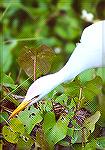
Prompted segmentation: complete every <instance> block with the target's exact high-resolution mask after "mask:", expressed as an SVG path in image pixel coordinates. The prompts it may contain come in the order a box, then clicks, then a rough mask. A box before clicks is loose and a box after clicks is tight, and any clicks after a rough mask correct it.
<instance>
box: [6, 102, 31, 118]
mask: <svg viewBox="0 0 105 150" xmlns="http://www.w3.org/2000/svg"><path fill="white" fill-rule="evenodd" d="M31 102H32V100H29V101H23V102H22V103H21V104H20V105H19V106H18V107H17V108H16V109H15V110H14V111H13V112H12V114H11V115H10V116H9V118H8V120H10V119H11V118H13V117H14V116H15V115H16V114H18V113H19V112H20V111H21V110H23V109H24V108H26V106H27V105H28V104H30V103H31Z"/></svg>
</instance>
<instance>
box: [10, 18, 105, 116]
mask: <svg viewBox="0 0 105 150" xmlns="http://www.w3.org/2000/svg"><path fill="white" fill-rule="evenodd" d="M104 66H105V20H103V21H99V22H96V23H94V24H92V25H90V26H89V27H87V28H85V29H84V31H83V33H82V36H81V40H80V43H78V45H77V46H76V48H75V50H74V52H73V54H72V55H71V57H70V58H69V60H68V62H67V63H66V65H65V66H64V67H63V68H62V69H61V70H60V71H58V72H56V73H54V74H50V75H46V76H44V77H41V78H39V79H37V80H36V81H35V82H34V83H33V84H32V85H31V86H30V87H29V89H28V91H27V94H26V96H25V99H24V100H23V102H22V103H21V104H20V105H19V106H18V107H17V108H16V109H15V110H14V111H13V113H12V114H11V115H10V117H9V119H10V118H12V117H13V116H15V115H16V114H17V113H18V112H20V111H21V110H22V109H24V108H25V107H26V106H27V105H32V104H33V103H35V102H37V101H39V100H40V99H41V98H42V97H44V96H45V95H46V94H48V93H49V92H50V91H51V90H53V89H54V88H55V87H56V86H58V85H59V84H61V83H63V82H65V81H68V80H71V79H73V78H75V77H76V76H77V75H78V74H80V73H81V72H82V71H84V70H86V69H89V68H96V67H104Z"/></svg>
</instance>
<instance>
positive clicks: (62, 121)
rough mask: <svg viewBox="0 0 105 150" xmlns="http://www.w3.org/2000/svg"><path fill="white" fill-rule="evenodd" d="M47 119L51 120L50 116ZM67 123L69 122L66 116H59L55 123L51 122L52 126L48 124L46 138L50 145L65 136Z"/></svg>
mask: <svg viewBox="0 0 105 150" xmlns="http://www.w3.org/2000/svg"><path fill="white" fill-rule="evenodd" d="M49 119H50V120H51V118H49ZM50 120H49V122H50ZM68 123H69V118H68V117H67V116H61V117H60V118H59V120H58V121H57V122H56V123H55V122H54V123H53V126H52V128H50V126H48V131H47V132H46V138H47V141H48V143H49V144H50V146H53V145H55V144H56V143H57V142H59V141H60V140H62V139H63V138H64V137H65V136H66V133H67V129H68V127H67V126H68ZM50 124H51V123H50ZM54 124H55V125H54Z"/></svg>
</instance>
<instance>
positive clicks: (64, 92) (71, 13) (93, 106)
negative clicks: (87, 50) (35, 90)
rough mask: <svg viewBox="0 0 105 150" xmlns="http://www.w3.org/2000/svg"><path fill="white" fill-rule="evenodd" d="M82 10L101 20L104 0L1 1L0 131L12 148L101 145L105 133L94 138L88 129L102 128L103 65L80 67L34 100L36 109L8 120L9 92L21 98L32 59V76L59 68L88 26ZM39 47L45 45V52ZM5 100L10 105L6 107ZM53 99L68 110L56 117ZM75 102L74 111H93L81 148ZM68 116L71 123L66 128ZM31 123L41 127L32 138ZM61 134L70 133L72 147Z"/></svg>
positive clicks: (104, 112)
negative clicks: (67, 79) (70, 77)
mask: <svg viewBox="0 0 105 150" xmlns="http://www.w3.org/2000/svg"><path fill="white" fill-rule="evenodd" d="M83 10H86V11H87V12H88V13H92V14H93V16H94V18H93V22H95V21H97V20H103V19H105V2H104V0H30V1H28V0H14V1H13V0H10V1H8V0H1V1H0V59H1V62H0V64H1V65H0V73H1V88H0V92H1V104H2V106H3V107H1V108H2V111H1V113H0V117H1V120H0V121H1V124H2V125H3V128H2V133H1V134H2V135H3V138H4V139H5V140H6V141H8V142H10V143H14V144H16V145H17V149H27V150H29V149H30V148H31V146H32V145H33V144H34V143H35V142H37V143H38V144H39V145H40V147H41V148H42V150H46V149H52V148H54V145H55V144H57V143H58V144H60V145H63V146H67V147H70V146H71V145H72V146H73V148H74V149H76V150H77V149H79V150H81V149H83V150H89V149H90V150H93V149H96V147H97V148H100V149H103V148H105V137H103V136H101V135H102V134H103V135H104V136H105V133H100V134H99V135H98V136H96V137H95V138H94V134H92V136H91V135H90V133H89V132H90V130H91V131H92V132H93V131H94V130H95V125H96V126H101V127H102V128H103V129H104V128H105V109H104V107H105V68H98V69H89V70H86V71H84V72H83V73H81V74H80V75H79V76H78V77H77V78H75V80H74V81H72V82H68V83H65V84H63V85H60V86H58V87H57V88H56V89H54V90H53V91H51V92H50V93H49V94H48V95H46V97H45V99H46V101H45V103H44V104H42V103H39V108H38V109H36V108H34V106H31V107H30V109H28V108H27V109H25V110H24V111H22V112H20V113H19V115H18V117H17V118H14V119H11V121H10V122H7V118H8V116H9V114H10V111H13V109H15V108H16V106H18V105H19V103H20V101H17V100H16V99H15V98H14V97H13V94H15V95H17V96H23V98H24V96H25V94H26V91H27V89H28V87H29V86H30V85H31V83H32V82H33V77H32V75H33V74H32V71H33V70H32V69H33V66H32V62H33V58H35V57H36V58H37V65H36V67H37V70H36V78H38V77H40V76H43V75H46V74H48V73H54V72H56V71H58V70H60V69H61V68H62V67H63V66H64V64H65V63H66V62H67V60H68V58H69V57H70V55H71V54H72V52H73V50H74V49H75V46H76V44H77V43H78V42H79V40H80V36H81V33H82V31H83V29H84V28H85V27H87V26H88V25H90V24H92V22H88V21H86V19H85V18H84V19H83V18H82V11H83ZM93 40H94V39H93ZM41 45H44V46H45V48H44V50H43V49H41ZM46 46H47V47H46ZM29 51H31V54H30V53H29ZM28 56H30V58H29V57H28ZM30 60H31V63H30ZM75 61H76V60H75ZM38 68H39V69H38ZM28 69H30V70H28ZM18 86H19V87H18ZM81 89H82V91H80V90H81ZM11 91H12V92H11ZM10 92H11V93H10ZM80 92H82V96H80ZM8 93H10V94H9V95H8ZM57 94H58V95H57ZM4 97H5V99H3V98H4ZM49 100H51V101H49ZM8 102H9V103H10V104H11V103H12V104H11V107H9V108H8V107H7V105H8ZM53 102H56V103H59V104H61V105H62V106H63V107H64V108H65V109H67V110H68V114H67V115H65V116H63V115H61V116H60V117H59V119H58V120H56V114H55V112H54V111H52V109H53ZM6 103H7V105H6ZM78 104H79V109H81V108H83V107H85V108H86V109H88V110H89V111H91V113H92V116H91V117H89V118H88V119H86V120H85V122H84V125H83V127H85V128H87V131H86V130H85V131H86V132H85V138H86V141H87V139H88V137H89V140H88V142H87V143H86V146H85V147H84V148H81V144H78V141H80V143H81V137H80V135H82V131H80V129H81V127H80V126H78V125H77V123H76V121H75V120H74V118H73V116H74V114H75V109H77V105H78ZM100 114H101V116H100ZM62 118H63V119H62ZM99 118H100V119H99ZM70 119H71V122H72V125H73V127H71V128H68V124H69V121H70ZM92 119H93V120H94V122H93V123H92ZM50 120H52V121H51V122H50ZM97 121H98V122H97ZM96 122H97V123H96ZM5 123H6V124H5ZM88 124H89V127H88ZM35 125H40V126H41V129H40V130H37V132H36V139H33V138H32V136H30V135H31V133H32V130H33V128H34V126H35ZM66 135H68V136H71V137H72V139H71V145H70V142H67V141H65V140H64V139H65V137H66ZM40 138H41V139H42V140H41V141H40ZM1 147H2V148H3V141H2V143H1V144H0V148H1Z"/></svg>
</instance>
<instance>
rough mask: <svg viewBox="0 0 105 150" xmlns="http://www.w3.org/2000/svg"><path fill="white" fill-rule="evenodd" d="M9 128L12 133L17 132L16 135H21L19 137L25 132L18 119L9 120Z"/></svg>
mask: <svg viewBox="0 0 105 150" xmlns="http://www.w3.org/2000/svg"><path fill="white" fill-rule="evenodd" d="M10 128H11V129H12V130H13V131H15V132H17V133H19V134H21V135H23V134H24V132H25V128H24V125H23V124H22V122H21V121H20V120H19V119H17V118H13V119H11V121H10Z"/></svg>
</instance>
